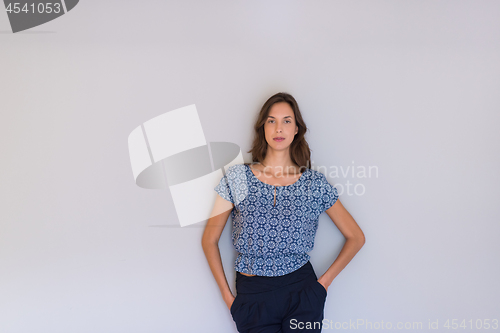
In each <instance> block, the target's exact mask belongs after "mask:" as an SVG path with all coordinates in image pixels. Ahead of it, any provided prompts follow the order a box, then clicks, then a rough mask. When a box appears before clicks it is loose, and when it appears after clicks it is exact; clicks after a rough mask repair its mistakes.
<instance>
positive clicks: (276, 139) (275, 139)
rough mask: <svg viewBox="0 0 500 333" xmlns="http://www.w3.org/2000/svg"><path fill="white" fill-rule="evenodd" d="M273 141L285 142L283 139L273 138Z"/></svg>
mask: <svg viewBox="0 0 500 333" xmlns="http://www.w3.org/2000/svg"><path fill="white" fill-rule="evenodd" d="M273 140H274V141H278V142H281V141H283V140H285V139H284V138H274V139H273Z"/></svg>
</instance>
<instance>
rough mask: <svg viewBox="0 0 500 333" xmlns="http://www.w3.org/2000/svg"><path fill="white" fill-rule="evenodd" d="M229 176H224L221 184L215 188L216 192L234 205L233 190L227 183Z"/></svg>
mask: <svg viewBox="0 0 500 333" xmlns="http://www.w3.org/2000/svg"><path fill="white" fill-rule="evenodd" d="M227 179H228V178H227V175H224V176H223V177H222V178H221V180H220V182H219V184H218V185H217V186H216V187H215V188H214V190H215V192H217V193H218V194H219V195H220V196H221V197H222V198H223V199H225V200H227V201H229V202H231V203H232V204H234V201H233V196H232V195H231V188H230V187H229V183H228V181H227Z"/></svg>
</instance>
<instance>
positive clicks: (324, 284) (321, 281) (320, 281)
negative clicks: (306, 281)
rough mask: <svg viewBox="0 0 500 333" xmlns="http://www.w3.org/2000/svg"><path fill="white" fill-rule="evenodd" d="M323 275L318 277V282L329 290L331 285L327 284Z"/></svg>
mask: <svg viewBox="0 0 500 333" xmlns="http://www.w3.org/2000/svg"><path fill="white" fill-rule="evenodd" d="M322 277H323V276H321V277H320V278H319V279H318V282H319V283H320V284H321V285H322V286H323V288H325V290H326V291H327V292H328V287H329V286H330V285H329V284H326V283H325V282H324V281H323V280H324V279H322Z"/></svg>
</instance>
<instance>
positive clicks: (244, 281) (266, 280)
mask: <svg viewBox="0 0 500 333" xmlns="http://www.w3.org/2000/svg"><path fill="white" fill-rule="evenodd" d="M313 277H314V279H317V278H316V273H315V272H314V269H313V267H312V264H311V262H310V261H307V262H306V263H305V264H304V265H303V266H302V267H300V268H299V269H297V270H295V271H293V272H291V273H288V274H285V275H281V276H258V275H256V276H246V275H243V274H241V273H240V272H236V291H237V293H240V294H254V293H261V292H266V291H271V290H276V289H279V288H281V287H284V286H288V285H290V284H293V283H297V282H300V281H303V280H305V279H312V278H313Z"/></svg>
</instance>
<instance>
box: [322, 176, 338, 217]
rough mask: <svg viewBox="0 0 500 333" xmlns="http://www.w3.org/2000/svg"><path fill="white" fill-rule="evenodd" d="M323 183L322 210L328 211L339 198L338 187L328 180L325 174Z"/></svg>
mask: <svg viewBox="0 0 500 333" xmlns="http://www.w3.org/2000/svg"><path fill="white" fill-rule="evenodd" d="M321 178H322V184H321V193H322V195H321V197H322V205H323V207H322V211H323V212H325V211H327V210H328V209H329V208H330V207H332V206H333V204H335V203H336V202H337V200H338V198H339V193H338V191H337V188H336V187H334V186H333V185H332V184H330V183H329V182H328V180H327V179H326V177H325V175H323V177H321Z"/></svg>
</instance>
